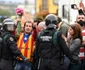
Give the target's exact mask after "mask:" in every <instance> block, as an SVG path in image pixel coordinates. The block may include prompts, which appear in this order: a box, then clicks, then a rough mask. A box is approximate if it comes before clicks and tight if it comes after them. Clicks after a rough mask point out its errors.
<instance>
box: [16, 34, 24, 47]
mask: <svg viewBox="0 0 85 70" xmlns="http://www.w3.org/2000/svg"><path fill="white" fill-rule="evenodd" d="M22 37H23V33H22V34H21V35H20V38H19V40H18V41H17V45H18V48H19V47H20V42H21V39H22Z"/></svg>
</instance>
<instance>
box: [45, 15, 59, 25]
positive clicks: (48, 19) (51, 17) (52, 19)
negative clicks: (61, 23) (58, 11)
mask: <svg viewBox="0 0 85 70" xmlns="http://www.w3.org/2000/svg"><path fill="white" fill-rule="evenodd" d="M45 23H46V26H48V25H49V24H55V25H57V24H58V17H57V16H56V15H54V14H49V15H47V16H46V18H45Z"/></svg>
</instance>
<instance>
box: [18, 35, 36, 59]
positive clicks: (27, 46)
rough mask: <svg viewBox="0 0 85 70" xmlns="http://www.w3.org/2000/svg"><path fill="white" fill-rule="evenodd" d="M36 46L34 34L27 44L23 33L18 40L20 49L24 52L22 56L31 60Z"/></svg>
mask: <svg viewBox="0 0 85 70" xmlns="http://www.w3.org/2000/svg"><path fill="white" fill-rule="evenodd" d="M34 44H35V41H34V38H33V35H32V34H31V35H30V36H29V38H28V40H27V41H26V43H24V34H23V33H22V34H21V35H20V38H19V40H18V48H19V50H20V51H21V52H22V54H23V55H24V56H25V57H27V58H28V59H30V60H31V55H32V53H33V51H34Z"/></svg>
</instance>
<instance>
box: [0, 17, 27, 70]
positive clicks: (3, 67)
mask: <svg viewBox="0 0 85 70" xmlns="http://www.w3.org/2000/svg"><path fill="white" fill-rule="evenodd" d="M14 24H15V23H14V21H13V20H12V19H11V18H7V19H5V20H4V21H3V29H2V30H1V32H0V33H1V35H0V36H1V37H2V39H3V45H2V46H0V47H2V52H1V60H0V70H14V67H13V66H14V61H15V58H16V57H17V56H18V57H20V58H22V60H23V61H27V60H28V59H27V58H26V57H24V56H23V55H22V54H21V52H20V51H19V49H18V47H17V44H16V39H15V36H14V35H13V34H12V33H11V32H13V31H14ZM10 25H11V29H10Z"/></svg>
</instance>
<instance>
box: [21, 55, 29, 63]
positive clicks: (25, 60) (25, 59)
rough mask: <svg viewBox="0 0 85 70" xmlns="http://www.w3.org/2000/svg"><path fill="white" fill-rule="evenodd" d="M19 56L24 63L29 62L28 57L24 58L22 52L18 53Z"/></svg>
mask: <svg viewBox="0 0 85 70" xmlns="http://www.w3.org/2000/svg"><path fill="white" fill-rule="evenodd" d="M20 58H22V60H23V61H24V62H25V63H27V64H29V63H30V61H29V59H28V58H26V57H25V56H23V55H22V54H21V55H20Z"/></svg>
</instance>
